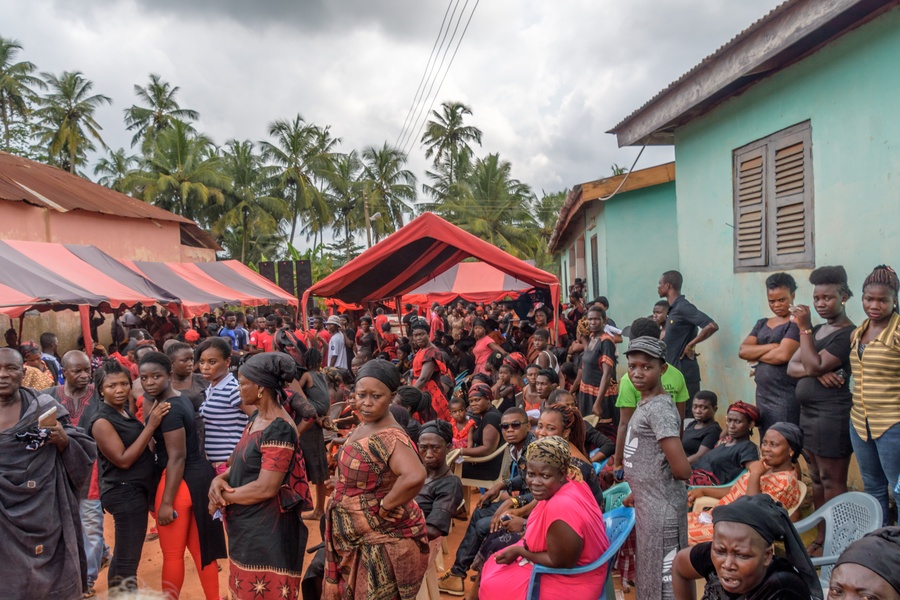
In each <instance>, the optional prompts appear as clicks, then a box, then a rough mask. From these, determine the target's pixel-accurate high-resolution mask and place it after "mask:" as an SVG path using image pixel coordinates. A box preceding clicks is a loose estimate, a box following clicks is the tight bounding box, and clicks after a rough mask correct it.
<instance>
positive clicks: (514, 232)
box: [439, 154, 539, 258]
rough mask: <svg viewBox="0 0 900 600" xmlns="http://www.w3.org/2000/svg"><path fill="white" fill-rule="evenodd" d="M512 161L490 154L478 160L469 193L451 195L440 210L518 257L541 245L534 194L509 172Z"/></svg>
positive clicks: (463, 226) (531, 253) (530, 252)
mask: <svg viewBox="0 0 900 600" xmlns="http://www.w3.org/2000/svg"><path fill="white" fill-rule="evenodd" d="M510 171H511V165H510V164H509V162H507V161H503V160H500V157H499V155H497V154H489V155H488V156H487V157H485V158H483V159H480V160H478V161H477V162H476V163H475V167H474V171H473V173H472V176H471V177H470V179H469V182H468V183H469V189H470V193H469V194H466V195H465V196H461V197H459V198H454V199H448V200H446V201H445V202H443V203H442V204H441V206H440V209H439V212H440V213H441V214H442V215H443V216H444V217H445V218H447V219H448V220H449V221H450V222H452V223H454V224H455V225H457V226H458V227H460V228H461V229H464V230H465V231H468V232H469V233H471V234H473V235H476V236H478V237H479V238H481V239H483V240H485V241H487V242H490V243H491V244H493V245H495V246H497V247H499V248H502V249H503V250H505V251H507V252H509V253H510V254H512V255H514V256H517V257H519V258H531V257H532V256H533V255H534V253H535V251H536V249H537V246H538V243H539V242H538V238H537V235H536V233H535V232H536V230H537V227H538V224H537V222H536V221H535V219H534V216H532V214H531V204H532V202H533V201H534V195H533V194H532V192H531V189H530V188H529V187H528V186H527V185H526V184H524V183H522V182H520V181H518V180H517V179H513V178H512V177H511V176H510Z"/></svg>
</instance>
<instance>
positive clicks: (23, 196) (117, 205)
mask: <svg viewBox="0 0 900 600" xmlns="http://www.w3.org/2000/svg"><path fill="white" fill-rule="evenodd" d="M0 200H7V201H12V202H27V203H28V204H32V205H34V206H41V207H46V208H50V209H52V210H55V211H59V212H68V211H70V210H86V211H89V212H97V213H103V214H106V215H115V216H119V217H127V218H132V219H158V220H160V221H175V222H176V223H185V224H188V223H189V224H192V225H194V222H193V221H191V220H190V219H187V218H185V217H182V216H179V215H176V214H175V213H172V212H169V211H167V210H163V209H161V208H158V207H156V206H153V205H152V204H148V203H146V202H142V201H141V200H138V199H137V198H132V197H131V196H127V195H125V194H121V193H119V192H116V191H114V190H111V189H109V188H106V187H103V186H102V185H98V184H96V183H93V182H92V181H88V180H87V179H84V178H83V177H79V176H78V175H73V174H71V173H68V172H66V171H63V170H62V169H58V168H56V167H51V166H50V165H45V164H42V163H38V162H34V161H31V160H28V159H25V158H22V157H21V156H15V155H13V154H8V153H6V152H0Z"/></svg>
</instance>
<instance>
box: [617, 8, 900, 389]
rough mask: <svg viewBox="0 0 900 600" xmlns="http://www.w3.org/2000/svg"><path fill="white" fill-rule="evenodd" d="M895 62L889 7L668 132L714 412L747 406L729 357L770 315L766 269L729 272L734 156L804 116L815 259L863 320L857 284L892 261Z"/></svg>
mask: <svg viewBox="0 0 900 600" xmlns="http://www.w3.org/2000/svg"><path fill="white" fill-rule="evenodd" d="M898 57H900V9H894V10H892V11H890V12H889V13H887V14H885V15H883V16H881V17H880V18H878V19H876V20H875V21H873V22H870V23H868V24H866V25H864V26H862V27H860V28H859V29H857V30H855V31H853V32H851V33H849V34H847V35H845V36H843V37H842V38H840V39H839V40H837V41H836V42H833V43H831V44H829V45H828V46H826V47H825V48H823V49H822V50H820V51H818V52H817V53H815V54H813V55H811V56H810V57H808V58H806V59H805V60H803V61H801V62H799V63H797V64H795V65H793V66H791V67H789V68H788V69H785V70H784V71H781V72H779V73H777V74H775V75H773V76H772V77H770V78H768V79H766V80H765V81H762V82H760V83H759V84H757V85H756V86H754V87H753V88H751V89H750V90H748V91H746V92H745V93H743V94H742V95H740V96H738V97H735V98H732V99H731V100H729V101H728V102H726V103H724V104H722V105H721V106H719V107H717V108H716V109H715V110H713V111H712V112H710V113H708V114H707V115H704V116H703V117H700V118H698V119H696V120H695V121H693V122H691V123H690V124H688V125H687V126H685V127H682V128H680V129H678V130H676V132H675V136H676V144H675V154H676V162H677V164H678V179H677V182H676V185H677V196H678V219H677V220H678V238H679V244H678V252H679V256H680V264H681V269H680V270H681V271H682V273H683V274H684V277H685V287H684V293H685V295H686V296H687V297H688V298H689V299H690V300H692V301H693V302H694V303H695V304H696V305H697V306H698V307H699V308H700V309H701V310H704V311H705V312H707V313H708V314H709V315H710V316H712V317H713V318H714V319H715V320H716V321H717V322H718V324H719V326H720V331H719V332H718V333H717V334H716V335H715V336H714V337H713V338H712V339H711V340H709V341H708V342H706V343H704V344H703V345H702V346H701V348H700V352H701V355H702V356H701V358H700V363H701V369H702V376H703V381H704V384H703V385H704V387H709V388H711V389H713V390H715V391H716V392H717V393H718V394H719V397H720V405H722V404H725V403H728V402H732V401H735V400H739V399H743V400H750V401H752V400H753V398H754V385H753V383H752V380H750V379H749V378H748V369H747V365H746V363H744V362H743V361H741V360H740V359H738V357H737V351H738V346H739V345H740V342H741V340H742V339H743V338H744V337H745V336H746V335H747V333H749V331H750V329H751V327H752V326H753V323H754V322H755V321H756V320H757V319H759V318H761V317H763V316H769V315H770V313H769V311H768V307H767V305H766V298H765V291H764V281H765V278H766V277H767V276H768V275H769V273H766V272H757V273H734V270H733V263H732V257H733V230H732V227H731V224H732V223H733V220H734V217H733V212H732V151H733V150H734V149H736V148H739V147H741V146H743V145H745V144H747V143H749V142H752V141H754V140H757V139H760V138H763V137H766V136H768V135H770V134H772V133H774V132H776V131H779V130H781V129H784V128H786V127H789V126H791V125H794V124H796V123H800V122H802V121H805V120H807V119H809V120H810V122H811V127H812V162H813V187H814V215H815V217H814V222H815V225H814V226H815V229H814V239H815V263H816V265H817V266H823V265H832V264H843V265H844V266H845V267H846V269H847V272H848V274H849V276H850V286H851V288H852V289H853V291H854V293H855V294H856V297H854V298H852V299H851V300H850V302H849V303H848V308H849V311H848V312H849V314H850V316H851V318H852V319H853V321H854V322H855V323H859V322H861V320H862V319H863V313H862V307H861V304H860V301H859V296H860V295H861V293H860V292H861V290H860V287H861V284H862V281H863V279H864V278H865V277H866V275H867V274H868V273H869V272H870V271H871V270H872V268H873V267H874V266H875V265H877V264H880V263H884V262H887V263H889V264H891V263H893V264H894V266H897V263H898V262H900V260H898V257H900V237H898V233H897V223H898V222H900V182H898V181H897V180H898V177H900V119H898V118H897V99H898V98H900V77H898V76H897V59H898ZM656 262H657V264H659V265H661V264H662V262H664V261H661V260H659V258H657V261H656ZM656 270H657V271H660V270H662V269H656ZM791 273H792V275H793V276H794V277H795V279H796V280H797V282H798V284H799V285H800V287H799V289H798V291H797V302H798V303H804V304H811V303H812V298H811V293H812V288H811V286H810V284H809V283H808V276H809V270H795V271H791ZM654 283H655V280H654ZM613 297H615V295H614V294H613ZM613 312H614V314H615V313H617V312H618V311H617V310H614V311H613ZM813 314H814V316H815V313H813Z"/></svg>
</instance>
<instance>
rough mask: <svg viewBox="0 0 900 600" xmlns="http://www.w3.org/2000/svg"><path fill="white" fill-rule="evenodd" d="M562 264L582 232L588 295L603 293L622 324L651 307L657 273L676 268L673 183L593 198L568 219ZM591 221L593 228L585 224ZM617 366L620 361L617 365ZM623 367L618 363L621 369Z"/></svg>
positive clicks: (676, 247)
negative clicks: (570, 222) (595, 272)
mask: <svg viewBox="0 0 900 600" xmlns="http://www.w3.org/2000/svg"><path fill="white" fill-rule="evenodd" d="M573 221H574V222H575V223H576V224H577V227H573V228H572V231H571V232H570V234H569V237H568V242H567V245H566V246H565V252H563V255H562V261H561V264H562V268H563V269H566V268H567V266H568V250H569V248H570V247H571V245H572V244H574V243H575V240H577V239H578V237H579V236H580V235H582V234H583V235H584V240H585V246H586V248H585V257H586V265H587V281H588V294H587V296H588V297H587V300H591V299H592V298H594V297H596V296H598V295H603V296H606V297H608V298H609V301H610V303H611V307H610V315H611V316H612V318H613V319H614V320H615V321H616V323H617V324H618V325H619V327H624V326H625V325H628V324H630V323H631V322H632V321H633V320H634V319H636V318H637V317H646V316H648V315H649V314H650V313H651V312H652V310H653V304H654V303H655V302H656V301H657V300H658V299H659V298H657V296H656V282H657V281H658V280H659V276H660V274H661V273H662V272H663V271H665V270H668V269H677V268H678V232H677V228H676V211H675V183H674V182H668V183H663V184H660V185H655V186H652V187H647V188H642V189H638V190H632V191H629V192H623V193H620V194H618V195H617V196H615V197H613V198H612V199H610V200H607V201H605V202H592V203H591V204H589V205H588V206H587V208H586V209H585V213H584V217H582V216H581V215H579V216H577V217H576V218H575V219H574V220H573ZM591 222H593V223H594V225H593V228H591V229H589V228H588V227H590V224H591ZM594 235H596V236H597V251H598V252H597V255H598V262H599V265H598V270H599V281H600V286H599V289H593V282H592V267H593V263H592V260H591V237H592V236H594ZM620 367H621V365H620ZM621 370H622V369H621V368H620V371H621Z"/></svg>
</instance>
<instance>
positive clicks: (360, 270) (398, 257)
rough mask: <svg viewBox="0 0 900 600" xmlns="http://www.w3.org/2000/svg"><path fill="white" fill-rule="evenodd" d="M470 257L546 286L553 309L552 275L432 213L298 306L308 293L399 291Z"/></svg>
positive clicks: (343, 295) (375, 296) (353, 298)
mask: <svg viewBox="0 0 900 600" xmlns="http://www.w3.org/2000/svg"><path fill="white" fill-rule="evenodd" d="M470 257H474V258H477V259H479V260H481V261H482V262H484V263H487V264H489V265H491V266H493V267H495V268H497V269H499V270H500V271H502V272H504V273H506V274H508V275H512V276H513V277H515V278H516V279H519V280H520V281H522V282H524V283H525V284H527V285H528V286H529V287H536V288H542V289H546V290H549V292H550V296H551V298H553V312H554V314H557V310H558V306H559V297H560V296H559V294H560V287H559V280H558V279H557V278H556V277H555V276H554V275H551V274H550V273H547V272H546V271H542V270H540V269H538V268H537V267H534V266H532V265H529V264H528V263H526V262H525V261H523V260H519V259H518V258H516V257H514V256H512V255H511V254H508V253H506V252H504V251H503V250H501V249H499V248H497V247H496V246H493V245H491V244H489V243H487V242H485V241H484V240H481V239H479V238H477V237H475V236H474V235H472V234H470V233H467V232H465V231H463V230H462V229H460V228H459V227H456V226H455V225H452V224H450V223H448V222H447V221H445V220H443V219H441V218H440V217H438V216H437V215H435V214H432V213H424V214H422V215H421V216H419V217H417V218H416V219H413V221H411V222H410V223H409V224H408V225H406V226H405V227H402V228H401V229H400V230H399V231H397V232H396V233H393V234H391V235H390V236H388V237H387V238H385V239H384V240H382V241H381V242H379V243H378V244H376V245H374V246H372V247H371V248H369V249H368V250H366V251H365V252H363V253H362V254H360V255H359V256H358V257H356V258H355V259H353V260H352V261H350V262H349V263H347V264H346V265H344V266H343V267H341V268H340V269H338V270H337V271H335V272H334V273H332V274H331V275H329V276H328V277H326V278H325V279H323V280H321V281H320V282H318V283H317V284H315V285H314V286H312V287H311V288H309V289H308V290H306V292H304V294H303V302H302V306H303V307H304V310H305V307H306V301H307V299H308V298H309V296H310V295H315V296H319V297H324V298H337V299H338V300H342V301H344V302H353V303H357V304H361V303H365V302H378V301H382V300H386V299H392V298H396V297H399V296H403V295H405V294H407V293H409V292H411V291H413V290H415V289H416V288H417V287H419V286H421V285H423V284H425V283H426V282H428V281H429V280H430V279H434V278H435V277H437V276H439V275H441V274H442V273H444V272H446V271H447V270H448V269H450V268H451V267H453V266H455V265H457V264H458V263H460V262H461V261H463V260H465V259H467V258H470ZM304 317H305V315H304ZM304 323H306V319H305V318H304Z"/></svg>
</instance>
